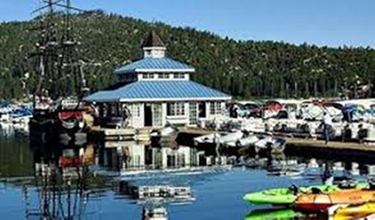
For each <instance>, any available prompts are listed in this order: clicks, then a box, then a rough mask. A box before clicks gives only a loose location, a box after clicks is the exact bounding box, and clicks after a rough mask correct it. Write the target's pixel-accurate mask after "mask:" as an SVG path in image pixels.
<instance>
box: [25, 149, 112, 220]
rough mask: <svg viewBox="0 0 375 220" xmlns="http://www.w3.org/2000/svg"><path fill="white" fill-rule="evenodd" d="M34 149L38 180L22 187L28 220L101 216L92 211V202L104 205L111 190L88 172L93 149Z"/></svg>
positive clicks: (34, 163)
mask: <svg viewBox="0 0 375 220" xmlns="http://www.w3.org/2000/svg"><path fill="white" fill-rule="evenodd" d="M30 149H31V150H32V152H33V165H34V179H33V180H32V181H31V182H30V183H29V184H26V183H25V182H24V183H23V184H22V188H23V190H24V196H25V198H24V199H25V203H26V218H27V219H30V218H32V217H36V218H47V219H60V218H62V219H76V218H77V219H81V218H82V217H83V216H87V215H95V214H98V213H100V210H90V208H88V207H90V203H92V200H93V201H95V200H96V201H99V202H100V200H101V199H100V198H101V197H102V196H103V190H108V189H110V186H107V185H106V184H103V183H104V181H103V179H101V177H96V176H93V175H92V174H90V173H89V172H88V171H89V169H88V166H90V165H91V164H92V159H91V158H90V157H89V156H86V155H87V154H85V152H87V151H90V149H88V148H86V146H84V147H77V146H61V145H56V144H41V143H31V144H30ZM30 191H31V192H30ZM35 197H37V198H38V199H36V198H35ZM98 199H99V200H98Z"/></svg>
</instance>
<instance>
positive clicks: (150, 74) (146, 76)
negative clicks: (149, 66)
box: [143, 73, 154, 79]
mask: <svg viewBox="0 0 375 220" xmlns="http://www.w3.org/2000/svg"><path fill="white" fill-rule="evenodd" d="M153 78H154V74H153V73H143V79H153Z"/></svg>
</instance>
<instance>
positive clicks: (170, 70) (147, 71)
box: [114, 68, 195, 75]
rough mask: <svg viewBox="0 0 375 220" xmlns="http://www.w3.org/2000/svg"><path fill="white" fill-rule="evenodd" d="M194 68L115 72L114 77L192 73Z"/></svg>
mask: <svg viewBox="0 0 375 220" xmlns="http://www.w3.org/2000/svg"><path fill="white" fill-rule="evenodd" d="M193 72H195V69H194V68H189V69H131V70H116V71H115V72H114V73H115V74H116V75H122V74H129V73H193Z"/></svg>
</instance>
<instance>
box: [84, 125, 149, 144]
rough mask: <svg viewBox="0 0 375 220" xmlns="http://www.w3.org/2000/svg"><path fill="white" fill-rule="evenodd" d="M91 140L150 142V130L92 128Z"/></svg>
mask: <svg viewBox="0 0 375 220" xmlns="http://www.w3.org/2000/svg"><path fill="white" fill-rule="evenodd" d="M89 135H90V139H91V140H94V141H141V142H149V141H150V129H149V128H142V129H135V128H100V127H92V128H91V130H90V132H89Z"/></svg>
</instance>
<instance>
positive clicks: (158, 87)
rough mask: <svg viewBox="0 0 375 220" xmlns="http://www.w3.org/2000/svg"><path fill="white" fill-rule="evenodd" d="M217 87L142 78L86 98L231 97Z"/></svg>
mask: <svg viewBox="0 0 375 220" xmlns="http://www.w3.org/2000/svg"><path fill="white" fill-rule="evenodd" d="M230 98H231V97H230V96H229V95H227V94H224V93H222V92H220V91H217V90H215V89H212V88H209V87H206V86H204V85H202V84H199V83H196V82H193V81H190V80H175V81H174V80H169V81H162V80H160V81H159V80H142V81H137V82H134V83H131V84H128V85H126V86H123V87H121V88H119V89H116V90H112V91H101V92H97V93H94V94H92V95H90V96H88V97H86V98H85V100H86V101H91V102H105V101H119V100H140V99H141V100H163V99H165V100H170V99H176V100H177V99H206V100H210V99H230Z"/></svg>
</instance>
